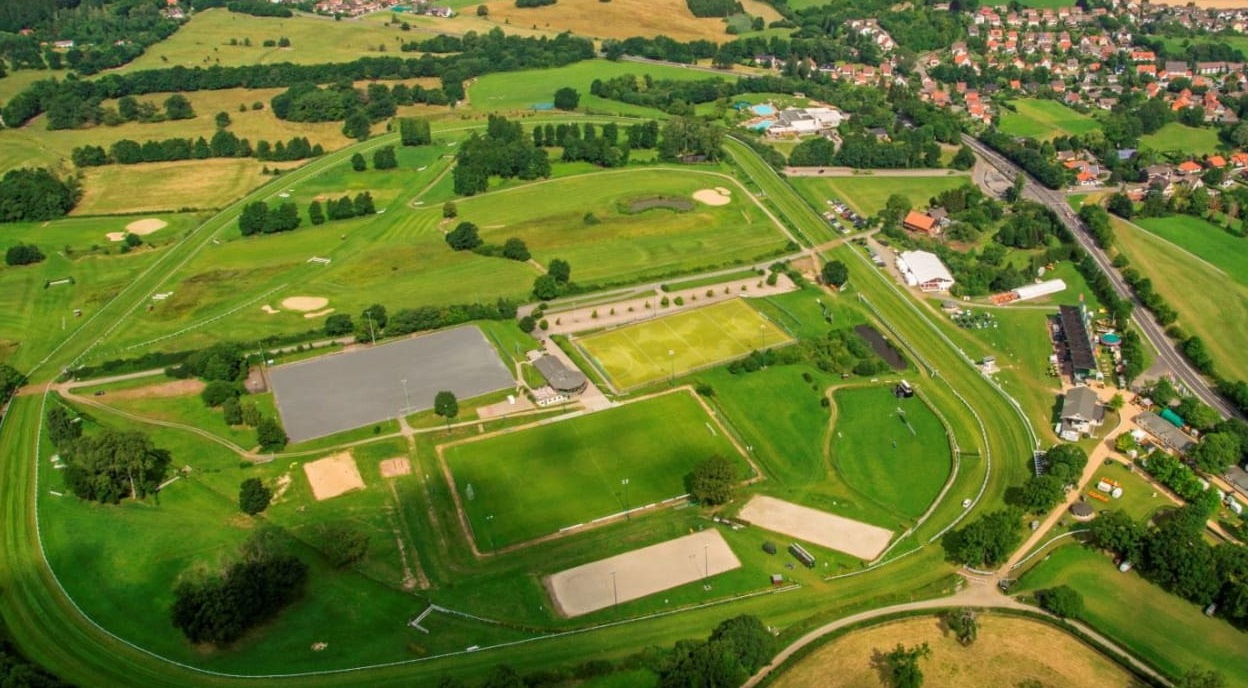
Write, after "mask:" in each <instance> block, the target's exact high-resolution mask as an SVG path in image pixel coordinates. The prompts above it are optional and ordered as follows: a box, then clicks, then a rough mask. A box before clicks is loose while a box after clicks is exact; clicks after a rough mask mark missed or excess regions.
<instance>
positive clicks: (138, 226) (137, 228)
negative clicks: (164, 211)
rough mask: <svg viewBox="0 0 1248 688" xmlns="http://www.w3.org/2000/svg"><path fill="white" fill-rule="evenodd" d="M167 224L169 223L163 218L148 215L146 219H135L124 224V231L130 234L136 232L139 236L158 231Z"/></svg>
mask: <svg viewBox="0 0 1248 688" xmlns="http://www.w3.org/2000/svg"><path fill="white" fill-rule="evenodd" d="M168 226H169V223H168V222H165V221H164V220H158V219H156V218H154V217H149V218H147V219H146V220H135V221H134V222H131V223H130V224H128V225H126V231H127V232H130V233H131V234H138V235H139V236H147V235H148V234H151V233H152V232H159V231H160V230H162V229H164V228H165V227H168Z"/></svg>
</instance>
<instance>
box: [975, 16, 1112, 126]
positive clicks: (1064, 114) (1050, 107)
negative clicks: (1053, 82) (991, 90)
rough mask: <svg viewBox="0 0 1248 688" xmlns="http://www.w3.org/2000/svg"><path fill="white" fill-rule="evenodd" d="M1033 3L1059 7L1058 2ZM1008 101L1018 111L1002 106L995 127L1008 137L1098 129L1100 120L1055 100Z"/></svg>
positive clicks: (1026, 99)
mask: <svg viewBox="0 0 1248 688" xmlns="http://www.w3.org/2000/svg"><path fill="white" fill-rule="evenodd" d="M1046 1H1050V0H1046ZM1057 1H1060V0H1057ZM1066 4H1068V3H1066ZM1036 6H1042V7H1060V6H1061V5H1049V4H1045V5H1036ZM1011 104H1012V105H1013V106H1014V107H1015V108H1017V109H1018V112H1011V111H1010V110H1006V109H1004V108H1002V110H1001V124H1000V127H999V128H1000V129H1001V131H1002V133H1006V134H1009V135H1011V136H1028V137H1031V138H1034V139H1049V138H1053V137H1054V136H1058V135H1060V134H1067V135H1083V134H1089V133H1091V132H1094V131H1096V130H1098V129H1100V128H1101V124H1100V122H1097V121H1096V120H1095V119H1093V118H1091V117H1089V116H1088V115H1085V114H1083V113H1080V112H1076V111H1075V110H1072V109H1070V108H1068V107H1066V106H1065V105H1062V104H1061V103H1059V102H1057V101H1055V100H1038V99H1034V98H1023V99H1022V100H1015V101H1012V103H1011Z"/></svg>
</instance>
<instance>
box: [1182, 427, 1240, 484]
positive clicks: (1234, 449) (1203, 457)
mask: <svg viewBox="0 0 1248 688" xmlns="http://www.w3.org/2000/svg"><path fill="white" fill-rule="evenodd" d="M1240 451H1241V447H1240V440H1239V437H1237V436H1236V435H1233V434H1231V433H1228V432H1215V433H1212V434H1209V435H1205V437H1204V439H1202V440H1201V441H1200V444H1198V445H1196V449H1195V450H1193V451H1192V458H1193V459H1194V460H1195V461H1196V466H1197V467H1198V468H1200V470H1202V471H1204V472H1206V473H1211V474H1213V475H1221V474H1222V473H1223V471H1225V470H1226V469H1227V468H1228V467H1230V466H1231V465H1233V464H1236V463H1239V458H1240Z"/></svg>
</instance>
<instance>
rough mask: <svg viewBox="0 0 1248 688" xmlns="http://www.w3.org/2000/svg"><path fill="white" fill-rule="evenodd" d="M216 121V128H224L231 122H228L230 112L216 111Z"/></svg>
mask: <svg viewBox="0 0 1248 688" xmlns="http://www.w3.org/2000/svg"><path fill="white" fill-rule="evenodd" d="M216 122H217V128H218V129H224V128H226V127H228V126H230V124H231V122H230V113H228V112H218V113H217V116H216Z"/></svg>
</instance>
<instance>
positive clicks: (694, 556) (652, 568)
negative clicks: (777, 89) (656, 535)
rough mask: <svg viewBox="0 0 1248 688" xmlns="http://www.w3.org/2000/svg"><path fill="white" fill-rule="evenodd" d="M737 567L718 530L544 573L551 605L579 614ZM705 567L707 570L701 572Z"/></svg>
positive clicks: (738, 563) (739, 566)
mask: <svg viewBox="0 0 1248 688" xmlns="http://www.w3.org/2000/svg"><path fill="white" fill-rule="evenodd" d="M739 568H741V561H740V560H739V559H737V555H736V554H733V552H732V548H730V547H729V546H728V543H727V542H725V541H724V537H723V536H722V535H720V534H719V531H717V530H704V531H702V532H700V533H694V534H693V535H686V536H684V537H680V538H676V539H675V540H668V541H667V542H660V543H659V544H657V545H650V546H649V547H643V548H641V549H635V550H633V551H631V552H625V553H624V554H617V555H616V556H614V557H608V558H606V559H599V560H598V561H591V562H590V563H588V564H582V565H580V566H577V567H576V568H571V569H568V570H566V571H560V572H559V573H556V574H554V575H551V576H547V577H546V589H547V590H549V591H550V596H551V598H552V599H553V600H554V603H555V608H556V609H558V610H559V612H560V613H561V614H563V615H564V616H567V617H573V616H581V615H583V614H588V613H590V612H595V611H598V610H599V609H605V608H607V607H610V606H611V605H613V604H615V602H616V598H617V595H618V598H619V601H620V602H628V601H630V600H636V599H639V598H642V597H646V596H647V595H653V594H654V593H656V592H662V591H664V590H668V589H670V588H674V587H677V586H679V585H684V584H686V583H692V582H694V581H698V580H702V579H703V578H707V577H710V576H714V575H716V574H719V573H723V572H725V571H731V570H733V569H739ZM703 569H706V570H703Z"/></svg>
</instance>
